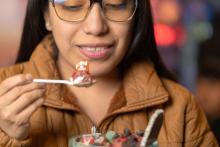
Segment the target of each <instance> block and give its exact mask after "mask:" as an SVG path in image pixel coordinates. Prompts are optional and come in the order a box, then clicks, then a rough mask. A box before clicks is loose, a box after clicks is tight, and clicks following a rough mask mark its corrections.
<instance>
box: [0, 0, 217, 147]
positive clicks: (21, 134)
mask: <svg viewBox="0 0 220 147" xmlns="http://www.w3.org/2000/svg"><path fill="white" fill-rule="evenodd" d="M153 34H154V32H153V24H152V16H151V11H150V4H149V1H147V0H126V1H124V0H118V1H115V0H102V1H90V0H84V1H74V0H72V1H71V0H50V1H49V2H48V1H45V0H29V2H28V7H27V14H26V19H25V24H24V30H23V35H22V40H21V46H20V50H19V54H18V58H17V64H16V65H15V66H12V67H8V68H4V69H1V70H0V81H2V82H1V85H0V128H1V129H0V137H1V141H0V146H31V147H35V146H36V147H48V146H49V147H58V146H67V142H68V138H69V137H71V136H75V135H79V134H85V133H90V130H91V128H92V127H94V126H95V127H96V128H97V130H98V131H99V132H102V133H105V132H107V131H108V130H114V131H116V132H119V133H121V132H123V130H124V129H125V128H128V129H130V130H131V131H132V132H135V131H138V130H144V129H145V127H146V126H147V124H148V120H149V117H150V116H151V114H152V113H153V112H154V111H155V110H156V109H157V108H162V109H164V122H163V124H162V127H161V129H160V133H159V136H158V142H159V146H190V147H191V146H218V145H217V143H216V140H215V139H214V137H213V134H212V133H211V132H210V129H209V127H208V125H207V121H206V119H205V116H204V114H203V113H202V112H201V111H200V109H199V108H198V106H197V105H196V104H195V102H194V100H193V97H192V96H191V94H190V93H189V92H188V91H187V90H185V89H184V88H182V87H181V86H180V85H178V84H176V83H175V82H173V81H172V80H171V79H172V78H171V77H170V75H169V73H168V72H167V71H166V69H165V68H164V66H163V64H162V63H161V61H160V58H159V55H158V52H157V50H156V44H155V39H154V35H153ZM84 60H86V61H88V63H89V72H90V74H91V75H92V76H93V77H95V79H96V81H97V82H96V83H95V84H92V85H91V86H90V87H86V88H85V87H75V86H65V85H58V84H47V85H44V84H36V83H33V79H34V78H46V79H68V78H69V77H70V75H72V72H73V70H74V66H75V65H76V64H77V63H78V62H80V61H84Z"/></svg>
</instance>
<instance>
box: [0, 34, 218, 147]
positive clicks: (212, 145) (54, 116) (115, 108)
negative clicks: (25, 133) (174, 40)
mask: <svg viewBox="0 0 220 147" xmlns="http://www.w3.org/2000/svg"><path fill="white" fill-rule="evenodd" d="M55 58H56V57H55V54H54V50H53V49H52V47H51V39H50V37H47V38H45V39H44V40H43V41H42V42H41V43H40V44H39V45H38V47H37V48H36V50H35V51H34V53H33V54H32V57H31V59H30V61H29V62H26V63H23V64H19V65H14V66H12V67H6V68H2V69H0V82H1V81H3V80H4V79H6V78H7V77H10V76H13V75H16V74H20V73H31V74H32V75H33V76H34V77H36V78H48V79H59V78H60V77H59V73H58V71H57V68H56V65H55ZM69 97H71V99H74V97H72V95H71V94H67V93H66V92H64V91H63V90H62V86H61V85H55V84H51V85H47V92H46V96H45V103H44V105H43V106H42V107H41V108H40V109H38V110H37V111H36V112H35V113H34V114H33V116H32V117H31V120H30V121H31V128H30V137H29V139H27V140H24V141H18V140H16V139H13V138H10V137H9V136H7V135H6V134H5V133H4V132H3V131H1V129H0V147H67V146H68V138H69V137H70V136H74V135H79V134H83V133H90V129H91V127H92V126H93V124H92V122H91V120H90V119H89V118H88V117H87V116H86V115H85V114H84V113H83V112H82V111H81V110H80V109H79V107H77V105H76V104H75V103H71V102H70V101H68V99H69ZM157 108H163V109H164V111H165V113H164V122H163V124H162V127H161V130H160V133H159V137H158V142H159V146H160V147H182V146H185V147H200V146H201V147H217V146H218V144H217V142H216V140H215V138H214V136H213V134H212V132H211V131H210V129H209V127H208V124H207V121H206V118H205V116H204V114H203V113H202V112H201V110H200V109H199V107H198V106H197V104H196V103H195V101H194V98H193V97H192V95H191V94H190V93H189V92H188V91H187V90H186V89H184V88H183V87H181V86H180V85H178V84H177V83H175V82H172V81H170V80H167V79H160V77H158V75H157V74H156V72H155V70H154V68H153V66H152V65H151V64H149V63H142V64H137V65H135V66H133V67H132V68H131V69H130V70H129V72H128V73H127V74H126V76H125V78H124V80H123V89H121V90H120V91H119V92H117V94H115V97H114V98H113V100H112V102H111V105H110V107H109V110H108V114H107V115H106V116H105V118H104V119H103V120H102V121H101V122H100V123H99V124H98V125H97V126H96V127H97V128H98V130H99V132H103V133H104V132H106V131H108V130H114V131H117V132H119V133H121V132H122V131H123V130H124V129H125V128H129V129H130V130H132V131H134V132H135V131H137V130H144V129H145V128H146V126H147V124H148V120H149V117H150V116H151V114H152V112H153V111H154V110H156V109H157Z"/></svg>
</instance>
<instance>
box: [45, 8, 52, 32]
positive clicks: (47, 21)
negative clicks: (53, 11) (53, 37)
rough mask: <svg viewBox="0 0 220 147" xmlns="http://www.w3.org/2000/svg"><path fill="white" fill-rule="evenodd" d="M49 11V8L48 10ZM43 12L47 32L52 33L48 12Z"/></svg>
mask: <svg viewBox="0 0 220 147" xmlns="http://www.w3.org/2000/svg"><path fill="white" fill-rule="evenodd" d="M48 9H49V8H48ZM48 9H47V10H46V11H45V12H44V20H45V27H46V29H47V30H48V31H52V27H51V21H50V14H49V10H48Z"/></svg>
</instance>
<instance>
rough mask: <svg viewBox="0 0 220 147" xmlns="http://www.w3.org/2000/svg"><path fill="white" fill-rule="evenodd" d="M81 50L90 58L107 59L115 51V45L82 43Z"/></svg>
mask: <svg viewBox="0 0 220 147" xmlns="http://www.w3.org/2000/svg"><path fill="white" fill-rule="evenodd" d="M79 48H80V52H81V53H82V54H83V55H84V56H86V57H87V58H90V59H96V60H97V59H105V58H107V57H109V56H110V55H111V53H112V51H113V45H80V46H79Z"/></svg>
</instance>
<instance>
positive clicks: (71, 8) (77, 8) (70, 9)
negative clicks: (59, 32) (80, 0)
mask: <svg viewBox="0 0 220 147" xmlns="http://www.w3.org/2000/svg"><path fill="white" fill-rule="evenodd" d="M62 7H63V9H65V10H69V11H77V10H81V9H82V8H83V5H69V6H66V5H63V6H62Z"/></svg>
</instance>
